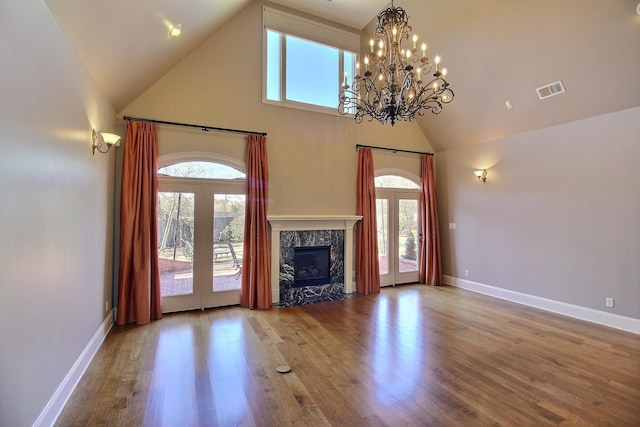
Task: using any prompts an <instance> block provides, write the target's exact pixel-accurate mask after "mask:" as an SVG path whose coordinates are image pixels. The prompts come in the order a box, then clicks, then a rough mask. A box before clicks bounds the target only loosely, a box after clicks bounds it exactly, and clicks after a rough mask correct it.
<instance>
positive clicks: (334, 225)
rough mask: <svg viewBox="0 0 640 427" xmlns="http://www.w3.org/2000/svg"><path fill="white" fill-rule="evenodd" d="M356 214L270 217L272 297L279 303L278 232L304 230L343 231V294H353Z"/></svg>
mask: <svg viewBox="0 0 640 427" xmlns="http://www.w3.org/2000/svg"><path fill="white" fill-rule="evenodd" d="M361 219H362V216H359V215H269V216H267V220H268V221H269V223H270V224H271V295H272V300H273V302H274V303H278V302H280V232H281V231H304V230H344V233H345V235H344V260H345V262H344V281H345V293H353V292H355V286H354V282H353V259H354V249H353V241H354V239H353V227H354V225H355V224H356V222H358V221H360V220H361Z"/></svg>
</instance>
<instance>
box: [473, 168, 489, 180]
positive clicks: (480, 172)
mask: <svg viewBox="0 0 640 427" xmlns="http://www.w3.org/2000/svg"><path fill="white" fill-rule="evenodd" d="M473 173H474V174H475V175H476V176H477V177H478V181H480V182H487V170H486V169H482V170H477V171H474V172H473Z"/></svg>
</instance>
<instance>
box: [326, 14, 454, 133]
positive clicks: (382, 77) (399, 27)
mask: <svg viewBox="0 0 640 427" xmlns="http://www.w3.org/2000/svg"><path fill="white" fill-rule="evenodd" d="M410 34H411V26H409V16H408V15H407V12H405V10H404V9H402V8H400V7H395V6H394V5H393V1H392V2H391V7H390V8H388V9H386V10H383V11H382V12H380V15H378V26H377V28H376V32H375V34H374V38H373V39H371V40H370V41H369V46H370V48H371V51H370V52H369V53H367V54H366V55H365V57H364V66H365V72H364V74H363V75H362V76H361V75H360V63H357V64H356V69H355V76H354V78H353V82H352V84H351V86H349V85H348V84H347V72H345V74H344V81H343V83H342V86H341V90H340V103H339V106H338V111H339V112H340V114H354V115H355V120H356V123H362V120H363V119H364V117H365V116H369V121H370V122H371V121H373V120H374V119H375V120H378V121H379V122H380V123H382V124H385V123H387V122H391V126H393V125H394V124H395V122H396V121H398V120H407V121H411V120H413V118H414V116H415V115H416V114H417V115H420V116H422V115H424V112H425V111H427V110H430V111H431V112H432V113H434V114H439V113H440V112H441V111H442V107H443V105H444V104H448V103H449V102H451V101H452V100H453V91H452V90H451V88H450V87H449V83H447V80H446V79H445V77H446V75H447V70H446V69H445V68H441V67H440V57H439V56H436V57H435V58H434V61H433V63H432V62H431V61H430V60H429V58H428V57H427V44H426V43H422V46H421V49H420V50H418V49H417V47H416V45H417V42H418V37H417V36H416V35H414V36H413V37H412V38H411V39H410ZM409 40H411V42H413V47H411V48H410V47H408V46H407V47H406V48H403V47H402V43H403V42H404V41H407V44H409ZM434 68H435V72H433V71H434ZM431 72H433V74H432V75H431ZM423 79H424V81H423Z"/></svg>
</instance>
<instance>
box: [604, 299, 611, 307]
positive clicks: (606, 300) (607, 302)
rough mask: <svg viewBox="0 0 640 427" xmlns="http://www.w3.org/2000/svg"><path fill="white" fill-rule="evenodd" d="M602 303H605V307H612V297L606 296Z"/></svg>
mask: <svg viewBox="0 0 640 427" xmlns="http://www.w3.org/2000/svg"><path fill="white" fill-rule="evenodd" d="M604 305H606V306H607V307H611V308H612V307H613V298H611V297H606V298H605V299H604Z"/></svg>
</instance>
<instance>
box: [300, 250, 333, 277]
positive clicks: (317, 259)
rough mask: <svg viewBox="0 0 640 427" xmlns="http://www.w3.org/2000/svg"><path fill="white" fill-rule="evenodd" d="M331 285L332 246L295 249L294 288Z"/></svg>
mask: <svg viewBox="0 0 640 427" xmlns="http://www.w3.org/2000/svg"><path fill="white" fill-rule="evenodd" d="M329 283H331V246H310V247H300V246H299V247H294V248H293V286H297V287H299V286H317V285H327V284H329Z"/></svg>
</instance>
